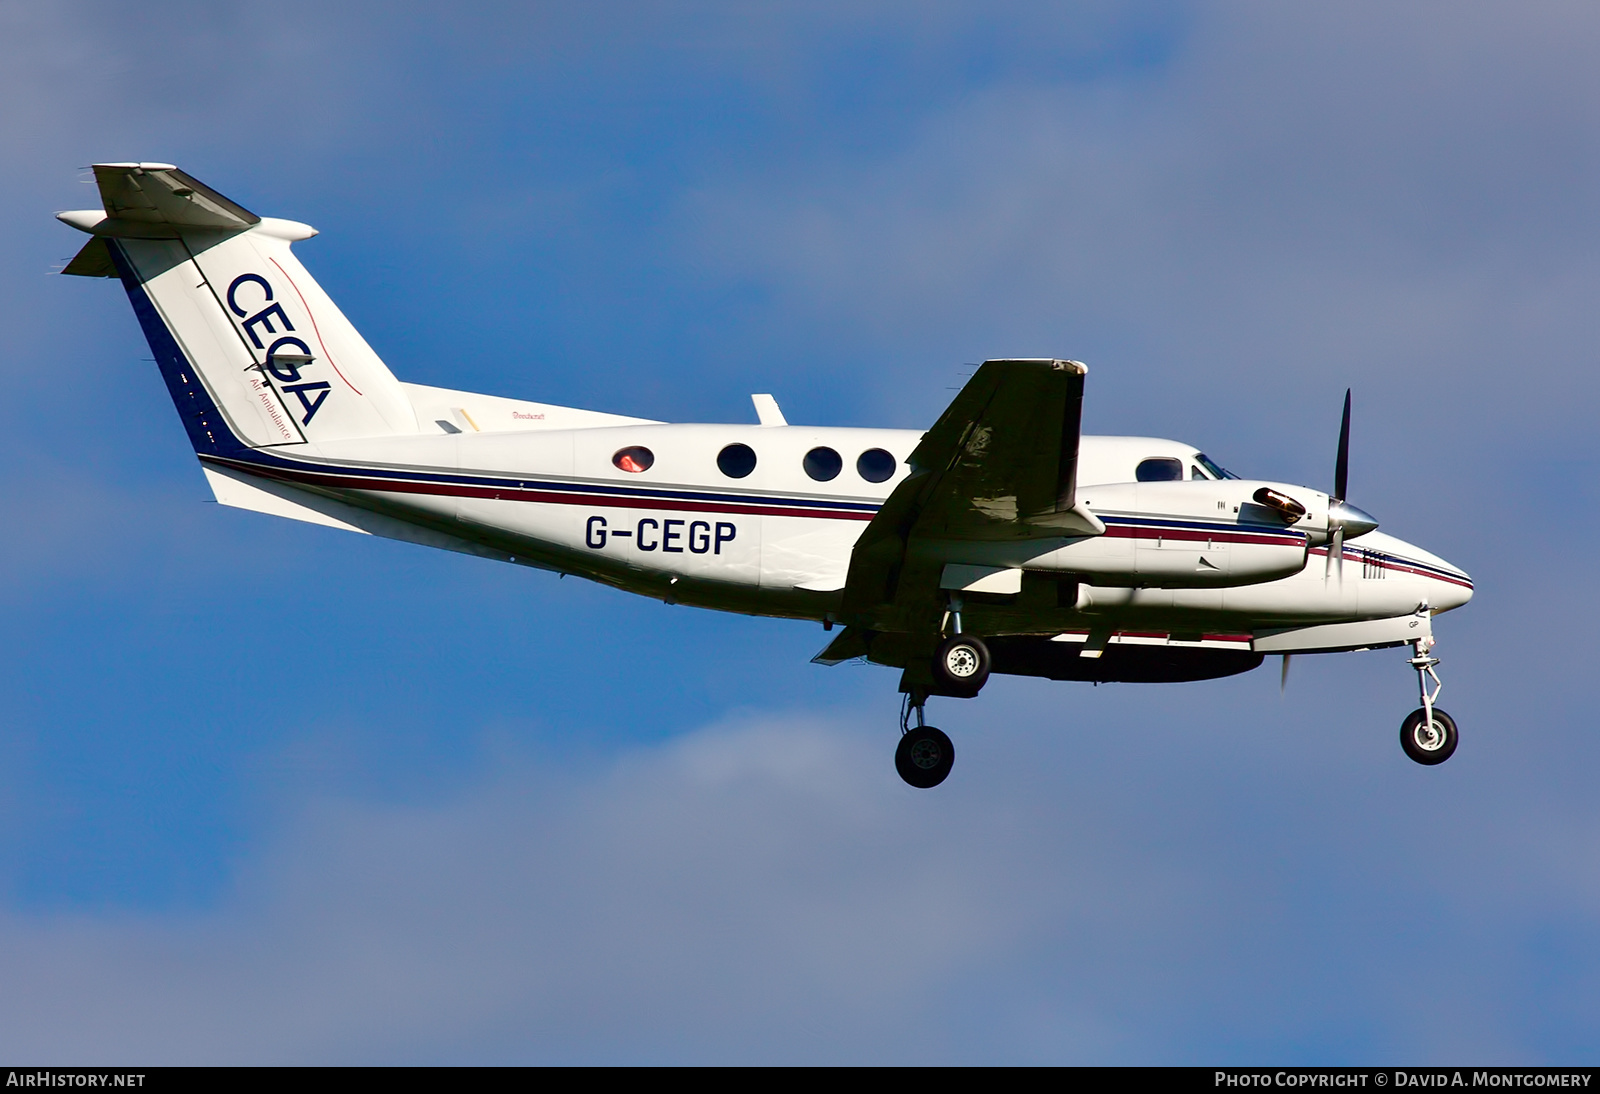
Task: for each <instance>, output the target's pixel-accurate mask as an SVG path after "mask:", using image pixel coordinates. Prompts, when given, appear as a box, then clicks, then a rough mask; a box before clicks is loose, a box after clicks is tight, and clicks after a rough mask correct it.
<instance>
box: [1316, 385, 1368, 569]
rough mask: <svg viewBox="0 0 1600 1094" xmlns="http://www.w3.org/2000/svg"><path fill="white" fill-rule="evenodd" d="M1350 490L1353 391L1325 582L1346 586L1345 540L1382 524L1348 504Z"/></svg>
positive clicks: (1342, 434)
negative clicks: (1331, 580) (1333, 580)
mask: <svg viewBox="0 0 1600 1094" xmlns="http://www.w3.org/2000/svg"><path fill="white" fill-rule="evenodd" d="M1349 486H1350V389H1349V388H1345V389H1344V415H1343V417H1342V418H1341V419H1340V421H1339V455H1338V457H1337V458H1336V459H1335V460H1334V463H1333V493H1332V494H1330V495H1329V496H1328V530H1329V531H1330V532H1331V533H1332V536H1331V537H1330V538H1329V540H1328V568H1327V572H1326V573H1325V574H1324V575H1323V577H1324V579H1326V578H1327V577H1328V576H1331V575H1333V574H1337V575H1338V580H1339V582H1340V584H1343V583H1344V539H1345V536H1346V534H1348V535H1349V536H1350V538H1351V539H1354V538H1355V537H1356V536H1364V535H1366V534H1367V533H1368V532H1370V531H1372V530H1373V529H1375V528H1376V527H1378V522H1377V521H1376V520H1373V519H1372V516H1371V515H1370V514H1368V513H1364V512H1362V511H1361V510H1360V509H1357V508H1356V507H1355V506H1354V505H1351V504H1349V503H1348V502H1346V501H1345V500H1344V499H1345V492H1346V490H1347V489H1348V488H1349Z"/></svg>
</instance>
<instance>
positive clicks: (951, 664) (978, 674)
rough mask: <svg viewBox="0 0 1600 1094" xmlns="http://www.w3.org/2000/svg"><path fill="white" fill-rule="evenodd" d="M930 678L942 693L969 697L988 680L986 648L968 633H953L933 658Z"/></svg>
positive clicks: (987, 649) (987, 654) (987, 650)
mask: <svg viewBox="0 0 1600 1094" xmlns="http://www.w3.org/2000/svg"><path fill="white" fill-rule="evenodd" d="M933 675H934V679H936V680H937V681H938V682H939V683H940V684H942V685H943V687H942V688H941V689H940V690H941V691H943V692H949V693H953V694H955V695H962V696H967V697H969V698H970V697H971V696H974V695H976V694H978V692H979V691H981V690H983V685H984V684H985V683H987V682H988V679H989V647H988V646H985V645H984V644H983V639H981V638H978V637H977V636H975V635H970V634H953V635H951V636H950V637H949V638H946V639H945V640H944V641H943V642H941V643H939V649H938V650H937V652H935V653H934V655H933Z"/></svg>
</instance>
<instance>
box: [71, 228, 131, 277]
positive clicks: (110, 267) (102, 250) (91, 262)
mask: <svg viewBox="0 0 1600 1094" xmlns="http://www.w3.org/2000/svg"><path fill="white" fill-rule="evenodd" d="M61 272H62V273H64V274H71V275H72V276H74V277H116V276H117V267H116V264H115V263H114V262H112V261H111V248H110V247H109V246H107V245H106V241H105V240H103V239H101V238H99V237H98V236H96V237H95V238H94V239H91V240H90V241H89V242H87V243H85V244H84V245H83V250H81V251H79V252H78V254H77V256H76V257H75V258H73V260H72V261H71V262H68V263H67V266H66V268H65V269H64V270H62V271H61Z"/></svg>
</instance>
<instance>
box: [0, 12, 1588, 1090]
mask: <svg viewBox="0 0 1600 1094" xmlns="http://www.w3.org/2000/svg"><path fill="white" fill-rule="evenodd" d="M1597 46H1600V16H1596V14H1595V13H1594V11H1593V9H1592V8H1591V7H1589V6H1587V5H1582V4H1553V3H1551V4H1521V5H1515V6H1512V5H1503V6H1493V5H1460V4H1437V5H1429V4H1414V5H1407V6H1404V7H1399V8H1397V7H1396V6H1394V5H1369V6H1363V5H1360V4H1347V5H1340V6H1339V7H1338V8H1337V9H1336V10H1325V11H1323V10H1313V9H1312V8H1311V7H1310V6H1305V5H1300V6H1289V5H1278V4H1196V5H1174V4H1160V5H1156V4H1151V5H1140V4H1083V5H1077V6H1073V7H1070V8H1064V7H1063V6H1061V5H1026V4H1016V5H996V4H985V5H970V6H969V5H960V4H931V3H919V4H880V5H874V6H871V7H869V8H865V9H863V6H862V5H836V6H830V5H823V4H808V5H794V6H789V5H760V6H750V5H734V4H728V5H724V4H716V3H701V4H682V5H670V6H669V5H629V4H585V5H540V4H527V5H516V6H499V5H493V4H472V3H461V4H453V5H450V6H449V7H448V8H440V9H438V10H415V11H410V12H407V11H405V10H404V9H400V8H397V7H396V6H394V5H378V4H367V5H356V4H350V5H325V4H324V5H314V4H303V3H292V2H291V3H284V4H277V5H273V6H272V7H271V8H270V9H263V8H262V7H261V6H259V5H249V6H246V5H230V4H217V3H207V4H200V3H194V4H184V3H172V4H161V5H155V6H153V7H149V6H147V7H145V8H139V9H130V8H127V7H126V6H116V5H107V4H96V3H63V4H57V5H35V4H25V3H21V2H9V0H0V149H3V150H4V152H5V153H6V155H5V161H6V163H7V165H8V168H7V170H6V171H5V172H4V173H0V197H3V199H4V200H3V204H0V246H3V250H0V253H3V255H4V256H5V261H4V262H3V263H0V330H3V331H4V333H5V337H6V343H7V349H8V352H7V353H6V355H5V358H4V361H3V363H0V378H3V383H4V385H5V394H6V400H7V404H8V405H9V406H10V407H11V413H10V415H9V416H8V420H7V425H6V428H5V430H4V431H3V432H0V456H3V459H4V467H5V472H4V474H3V475H0V484H3V485H0V489H3V492H4V493H3V502H4V505H5V509H6V511H7V512H8V513H9V514H11V517H10V519H9V520H8V521H7V529H8V534H7V535H6V536H4V537H3V539H0V561H3V564H4V565H3V568H0V602H3V610H0V620H3V624H0V626H3V630H0V636H3V637H0V642H3V643H4V655H5V656H4V658H3V659H0V696H3V697H4V699H5V702H4V709H3V713H0V983H3V984H4V985H5V991H4V992H0V1052H4V1053H5V1054H6V1055H8V1056H10V1057H12V1058H19V1059H20V1058H26V1059H29V1060H34V1061H51V1062H99V1061H105V1062H122V1061H128V1062H135V1061H137V1062H152V1063H157V1062H166V1063H177V1062H213V1061H222V1062H232V1061H237V1062H471V1061H484V1062H590V1061H625V1062H653V1061H667V1062H677V1061H684V1062H745V1061H752V1062H1060V1063H1071V1062H1155V1063H1220V1062H1240V1063H1243V1062H1284V1063H1289V1062H1307V1063H1310V1062H1324V1063H1336V1062H1361V1063H1382V1062H1395V1063H1411V1064H1415V1063H1418V1062H1432V1061H1439V1062H1469V1061H1470V1062H1482V1063H1510V1062H1551V1063H1555V1062H1577V1061H1583V1060H1592V1059H1593V1057H1594V1054H1595V1050H1596V1035H1595V1033H1594V1031H1595V1030H1596V1029H1597V1028H1600V993H1597V989H1596V987H1595V985H1596V983H1600V975H1597V974H1600V806H1597V804H1596V801H1595V796H1594V794H1593V789H1592V787H1593V778H1592V772H1593V771H1594V770H1596V768H1597V766H1600V748H1597V746H1596V745H1595V743H1594V735H1593V733H1592V732H1591V727H1590V723H1591V721H1592V719H1591V718H1590V717H1589V716H1585V715H1583V714H1582V711H1583V709H1586V708H1588V707H1590V706H1591V705H1592V703H1591V702H1590V701H1589V699H1588V697H1587V695H1586V693H1585V691H1584V688H1583V682H1584V681H1585V680H1586V679H1588V677H1589V672H1590V663H1591V661H1592V659H1593V654H1594V651H1595V641H1594V639H1593V637H1592V625H1591V620H1592V619H1593V618H1594V617H1595V614H1596V609H1597V607H1600V605H1597V604H1596V602H1595V601H1596V596H1595V588H1596V586H1595V581H1594V578H1593V576H1592V571H1593V567H1592V564H1591V563H1590V560H1589V558H1588V555H1589V553H1590V550H1591V548H1590V543H1591V541H1592V539H1593V536H1594V534H1595V532H1596V527H1595V525H1596V520H1595V513H1596V501H1597V488H1596V486H1595V483H1596V478H1595V474H1594V465H1595V459H1594V456H1593V453H1592V448H1593V445H1594V442H1595V429H1594V426H1593V420H1594V413H1595V407H1596V405H1597V403H1596V395H1597V391H1596V386H1597V385H1596V370H1595V368H1594V360H1593V358H1594V354H1595V346H1596V345H1597V344H1600V338H1597V335H1600V330H1597V329H1596V328H1597V325H1600V322H1597V318H1596V317H1597V316H1600V309H1597V308H1596V307H1595V306H1594V303H1593V300H1594V297H1595V293H1596V289H1597V287H1600V280H1597V276H1596V275H1597V274H1600V262H1597V256H1600V250H1597V243H1600V239H1597V236H1600V222H1597V218H1596V198H1595V194H1596V193H1600V185H1597V183H1600V139H1597V133H1600V130H1597V126H1596V123H1597V121H1600V71H1597V70H1596V69H1595V66H1594V65H1593V63H1592V58H1593V56H1594V55H1595V54H1596V47H1597ZM123 159H146V160H165V161H169V162H174V163H177V164H179V165H181V166H183V167H184V168H185V169H186V170H188V171H189V172H190V173H192V174H194V175H196V176H197V177H199V178H201V179H203V180H205V181H206V182H208V183H209V184H211V185H213V186H214V187H216V188H217V189H218V190H220V191H221V192H223V193H225V194H227V195H229V196H230V197H233V198H234V199H236V200H238V201H239V202H241V203H242V204H244V205H245V206H246V207H248V208H250V209H252V210H254V211H256V212H259V213H262V214H266V215H277V216H285V217H290V218H294V219H299V220H304V221H307V222H309V223H311V224H314V225H315V226H317V227H318V228H319V229H321V231H322V233H323V234H322V235H321V236H319V237H317V238H316V239H313V240H310V241H308V242H305V243H302V244H299V245H297V250H298V252H299V254H300V255H301V257H302V258H303V260H304V261H305V262H306V264H307V266H308V267H309V268H310V269H311V270H312V271H313V272H314V273H315V274H316V275H317V277H318V278H319V280H320V281H321V282H322V283H323V285H324V286H325V287H326V288H327V289H328V290H329V291H330V293H332V294H333V295H334V297H335V298H336V299H337V300H338V301H339V302H340V304H341V306H343V307H344V309H345V310H346V312H347V313H348V314H349V315H350V316H351V318H352V319H353V320H354V321H355V322H356V323H357V325H358V326H359V327H360V328H361V329H362V331H363V332H364V333H365V334H366V336H367V337H368V340H369V341H371V342H372V344H373V345H374V346H375V347H376V348H377V349H378V351H379V352H380V353H381V354H383V355H384V357H385V358H386V359H387V361H388V362H389V364H390V365H391V367H392V368H393V369H394V370H395V371H396V372H397V373H398V374H399V375H400V376H401V377H402V378H403V379H408V380H415V381H420V382H425V383H435V384H441V385H446V386H451V387H462V388H469V389H475V390H484V391H489V392H493V393H497V394H507V395H518V396H524V397H528V398H534V399H541V400H546V401H551V402H560V403H569V404H573V405H579V406H587V407H593V408H597V409H603V410H612V411H618V412H623V413H634V414H642V415H648V416H651V417H660V418H668V419H672V420H683V421H705V420H710V421H717V420H732V421H747V420H751V419H752V418H753V412H752V410H751V408H750V404H749V400H748V394H749V393H750V392H752V391H772V392H774V393H776V395H777V397H778V399H779V401H780V403H781V404H782V405H783V407H784V409H785V411H786V412H787V414H788V416H789V418H790V420H791V421H799V422H818V423H830V424H833V423H837V424H874V425H879V424H881V425H890V426H899V427H906V428H918V427H922V426H925V425H927V424H928V423H930V422H931V421H932V420H933V419H934V417H935V416H937V414H938V412H939V410H940V409H941V408H942V407H943V405H944V403H945V402H946V401H947V400H948V399H949V397H950V395H951V393H952V389H953V388H954V387H957V386H959V384H960V383H961V379H962V377H963V375H964V372H965V371H966V370H967V369H968V368H969V367H970V362H975V361H980V360H983V359H984V358H986V357H998V356H1008V355H1044V354H1050V355H1063V356H1071V357H1076V358H1080V359H1083V360H1086V361H1088V362H1089V364H1090V367H1091V373H1090V377H1089V388H1088V400H1087V403H1086V407H1085V427H1086V429H1088V430H1090V431H1095V432H1128V433H1147V434H1155V435H1160V436H1172V437H1177V438H1182V439H1186V440H1190V441H1192V442H1194V443H1196V444H1198V445H1200V446H1201V447H1203V448H1204V449H1205V450H1207V451H1208V452H1210V453H1212V454H1213V455H1214V456H1216V457H1217V458H1218V459H1220V460H1221V461H1222V462H1224V463H1225V464H1227V465H1228V466H1230V467H1233V468H1234V469H1235V470H1238V471H1241V472H1244V473H1247V474H1255V475H1263V476H1271V477H1274V478H1280V479H1287V480H1291V481H1301V482H1307V483H1309V484H1312V485H1318V486H1323V487H1325V486H1326V485H1327V483H1328V480H1329V479H1330V478H1331V474H1332V462H1333V448H1334V441H1335V434H1336V431H1337V423H1338V412H1339V400H1340V398H1341V396H1342V394H1343V390H1344V388H1345V387H1347V386H1350V387H1353V388H1354V390H1355V407H1356V423H1355V429H1354V435H1353V454H1352V471H1351V482H1352V489H1351V493H1352V500H1354V501H1355V502H1356V503H1357V504H1358V505H1360V506H1362V507H1363V508H1365V509H1368V510H1369V511H1371V512H1373V513H1374V514H1376V515H1377V516H1378V517H1379V519H1380V520H1381V521H1382V522H1383V524H1384V527H1385V529H1386V530H1390V531H1392V532H1394V533H1395V534H1398V535H1400V536H1403V537H1405V538H1408V539H1412V540H1414V541H1416V542H1418V543H1420V544H1422V545H1423V546H1425V547H1428V548H1429V549H1432V550H1435V551H1437V552H1438V553H1439V554H1441V555H1443V556H1444V557H1446V558H1448V559H1450V560H1451V561H1452V562H1455V563H1457V564H1459V565H1462V566H1464V567H1465V568H1466V569H1468V570H1469V571H1470V572H1471V573H1472V574H1473V576H1474V578H1475V579H1476V580H1477V582H1478V589H1479V591H1478V594H1477V597H1476V599H1475V600H1474V601H1473V603H1472V604H1471V605H1469V606H1468V607H1467V608H1466V609H1464V610H1463V611H1461V612H1459V613H1455V614H1452V615H1451V616H1448V617H1445V618H1444V619H1442V620H1440V622H1439V626H1438V632H1439V634H1440V636H1441V645H1440V648H1439V653H1440V654H1441V655H1442V656H1443V657H1444V659H1445V664H1444V666H1443V668H1442V672H1443V673H1444V676H1445V680H1446V685H1447V686H1446V690H1445V693H1444V696H1443V699H1442V702H1443V704H1444V705H1445V706H1446V708H1447V709H1449V710H1450V711H1451V712H1452V713H1453V714H1454V715H1455V716H1456V718H1457V720H1458V721H1459V722H1460V724H1461V727H1462V734H1463V743H1462V745H1461V748H1460V751H1459V752H1458V753H1457V755H1456V756H1455V757H1454V758H1453V759H1452V760H1451V761H1450V763H1449V764H1446V765H1444V766H1443V767H1442V768H1438V769H1426V770H1425V769H1422V768H1419V767H1416V766H1415V765H1413V764H1411V763H1410V762H1409V761H1407V760H1405V758H1404V757H1403V755H1402V754H1401V752H1400V750H1399V748H1398V743H1397V740H1396V737H1397V730H1398V725H1399V721H1400V719H1401V718H1402V717H1403V716H1404V715H1405V713H1407V712H1408V711H1409V710H1410V709H1411V707H1412V706H1413V702H1414V691H1413V687H1414V685H1413V681H1412V679H1411V673H1410V670H1409V669H1408V668H1407V667H1406V666H1405V664H1404V660H1403V656H1402V654H1400V653H1399V652H1396V651H1387V652H1377V653H1368V654H1358V655H1347V656H1338V657H1327V658H1303V659H1300V660H1299V661H1297V662H1296V664H1295V667H1294V673H1293V676H1292V678H1291V680H1290V682H1289V687H1288V689H1287V692H1286V693H1285V694H1284V695H1280V694H1279V690H1278V680H1277V673H1276V671H1275V668H1274V667H1273V666H1268V667H1266V668H1264V669H1262V670H1260V671H1258V672H1256V673H1253V674H1250V675H1247V676H1244V677H1238V678H1234V679H1230V680H1224V681H1214V682H1207V683H1200V684H1191V685H1172V686H1160V687H1132V686H1108V687H1102V688H1090V687H1085V686H1078V685H1070V684H1048V683H1045V682H1041V681H1033V680H1014V679H1009V678H998V679H997V680H996V681H995V682H994V683H993V684H991V686H990V687H989V688H988V689H986V691H985V693H984V695H983V697H982V699H981V700H980V701H977V702H971V703H961V702H954V701H946V702H945V703H944V704H943V705H942V706H936V707H935V708H934V709H933V710H931V713H932V714H933V716H934V720H935V721H936V722H937V723H938V724H940V725H942V726H944V727H945V728H947V729H948V730H949V731H951V732H952V734H953V735H954V736H955V738H956V741H957V745H958V748H959V749H960V761H959V763H958V765H957V768H956V771H955V774H954V775H953V776H952V778H951V780H950V782H948V783H947V784H946V785H945V786H943V787H941V788H940V789H939V790H938V791H937V792H934V793H918V792H915V791H911V790H909V789H908V788H905V787H904V786H902V785H901V784H900V783H899V781H898V779H897V778H896V777H895V775H894V772H893V769H892V766H891V764H890V752H891V749H892V746H893V743H894V738H895V728H894V718H895V714H896V710H897V696H896V694H895V691H894V687H895V683H896V680H895V674H894V673H893V672H892V671H890V670H883V669H873V668H867V667H858V666H846V667H839V668H835V669H822V668H818V667H816V666H812V665H810V664H809V663H808V660H809V658H810V656H811V655H812V654H813V653H814V652H815V651H816V649H817V648H819V647H820V646H821V645H822V642H823V639H824V636H823V634H822V633H821V632H820V630H819V629H817V628H814V627H810V626H804V625H800V624H796V623H788V622H778V621H769V620H759V619H747V618H742V617H735V616H716V615H711V614H708V613H703V612H698V611H695V610H691V609H687V608H682V607H667V606H663V605H661V604H659V603H655V602H651V601H644V600H636V599H632V598H629V597H626V596H624V595H622V594H620V593H616V592H613V591H611V590H607V589H601V588H598V587H595V586H590V585H585V584H584V583H582V582H579V581H576V580H565V581H563V580H557V579H556V578H554V577H553V576H550V575H543V574H538V573H530V572H526V571H522V570H518V569H515V568H511V567H504V566H496V565H493V564H490V563H487V562H483V561H480V560H474V559H469V558H464V557H457V556H454V555H449V554H446V553H443V552H429V551H426V550H423V549H421V548H415V547H411V546H407V545H403V544H396V543H389V542H381V541H372V540H370V539H369V538H365V537H354V536H348V535H344V534H341V533H337V532H334V531H331V530H326V529H321V528H315V527H311V526H302V525H293V524H289V523H287V522H274V521H272V520H270V519H269V518H266V517H261V516H258V515H254V514H249V513H242V512H237V511H234V510H228V509H223V508H221V507H219V506H217V505H215V504H213V503H211V502H210V501H209V494H208V491H207V489H206V486H205V484H204V481H203V479H202V478H201V476H200V474H199V471H198V468H197V466H196V464H195V462H194V459H193V455H192V453H191V452H189V451H188V448H187V444H186V442H185V440H184V437H183V434H182V431H181V429H180V428H179V426H178V423H177V420H176V417H175V415H174V414H173V412H172V409H171V406H170V403H169V402H168V400H167V397H166V395H165V393H164V391H163V390H162V388H161V386H160V384H159V381H158V378H157V376H156V374H155V370H154V368H153V366H151V365H149V364H148V362H146V361H144V360H143V359H144V358H146V357H148V355H149V354H148V351H147V349H146V347H145V346H144V344H143V341H142V338H141V337H140V335H139V333H138V330H137V327H136V325H135V323H134V321H133V318H132V316H131V314H130V312H129V309H128V307H127V304H126V301H125V300H124V299H123V297H122V295H121V293H120V291H119V290H118V289H117V288H116V287H115V286H114V285H112V284H110V283H100V282H90V281H83V280H78V279H70V278H55V277H51V276H48V272H49V271H50V270H51V269H52V268H54V267H56V266H57V265H59V264H60V263H61V262H62V261H63V260H64V259H66V258H67V257H69V256H70V255H71V254H72V253H73V251H74V250H75V248H76V247H77V246H78V245H79V241H80V239H81V237H78V236H77V235H76V234H75V233H73V232H71V231H70V230H69V229H67V228H64V227H62V226H61V225H59V224H57V223H55V222H54V221H53V220H52V219H51V214H52V213H53V212H55V211H56V210H58V209H63V208H74V207H83V206H85V205H92V204H94V191H93V189H92V188H91V187H89V186H85V185H83V184H82V182H81V181H80V180H82V179H83V178H85V177H86V176H85V174H84V172H82V171H81V170H80V168H82V167H83V166H84V165H86V164H89V163H92V162H96V161H106V160H123Z"/></svg>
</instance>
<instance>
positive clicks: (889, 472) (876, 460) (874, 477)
mask: <svg viewBox="0 0 1600 1094" xmlns="http://www.w3.org/2000/svg"><path fill="white" fill-rule="evenodd" d="M856 474H858V475H860V476H861V477H862V478H864V479H866V480H867V481H868V482H888V481H889V480H890V479H892V478H893V477H894V457H893V456H892V455H890V454H889V453H887V452H885V451H884V450H883V449H881V448H869V449H867V450H866V451H865V452H863V453H861V455H860V457H858V458H857V459H856Z"/></svg>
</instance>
